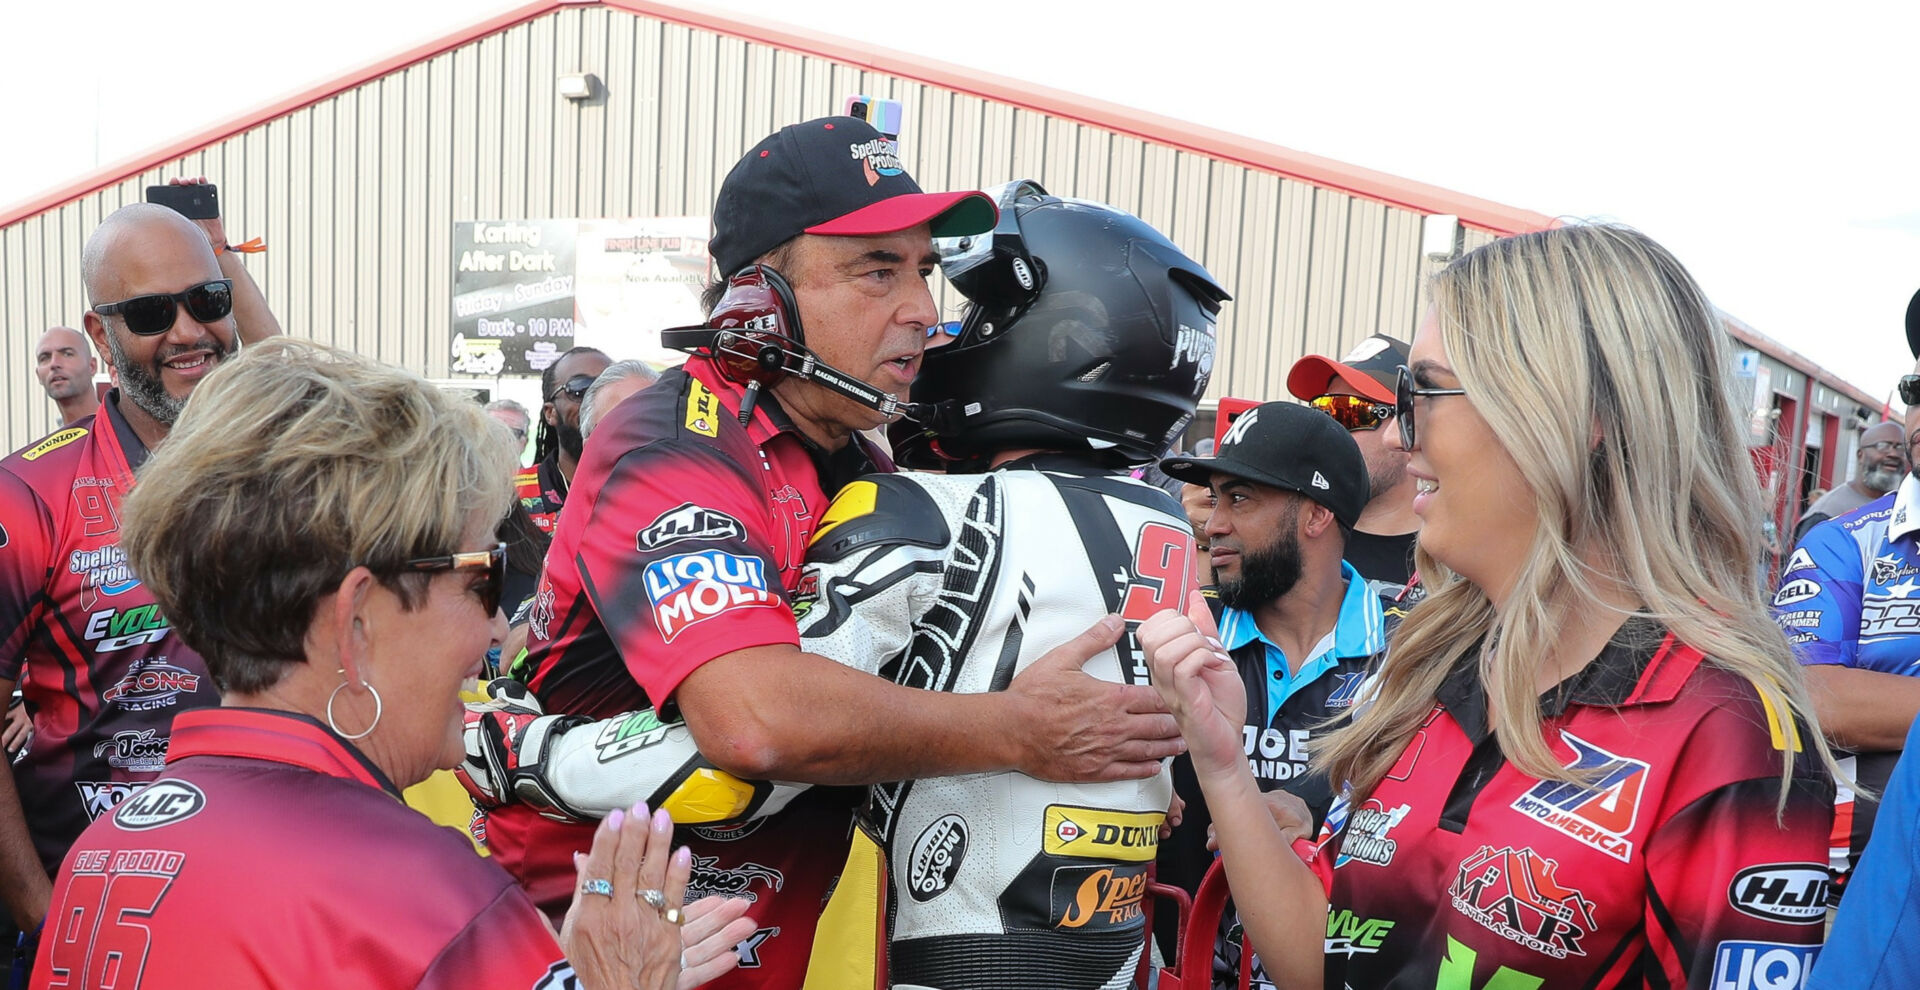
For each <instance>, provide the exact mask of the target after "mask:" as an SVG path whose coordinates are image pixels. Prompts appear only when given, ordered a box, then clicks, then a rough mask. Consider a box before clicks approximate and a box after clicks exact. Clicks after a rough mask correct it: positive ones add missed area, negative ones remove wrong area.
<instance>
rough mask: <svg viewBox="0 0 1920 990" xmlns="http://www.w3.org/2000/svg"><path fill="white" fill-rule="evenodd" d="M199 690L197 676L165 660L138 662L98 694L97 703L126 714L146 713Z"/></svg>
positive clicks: (164, 658) (154, 658) (164, 706)
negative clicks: (117, 708) (100, 702)
mask: <svg viewBox="0 0 1920 990" xmlns="http://www.w3.org/2000/svg"><path fill="white" fill-rule="evenodd" d="M198 690H200V675H199V674H196V673H194V672H193V671H191V670H187V669H186V668H184V667H176V666H174V665H173V664H170V663H168V662H167V658H166V657H153V658H151V659H145V658H143V659H139V660H135V661H134V662H133V666H132V668H131V669H129V670H128V671H127V675H126V676H125V677H122V678H120V679H119V680H118V681H115V682H114V684H113V686H112V687H110V688H107V689H106V690H105V691H102V692H100V700H101V701H105V702H108V703H110V704H113V705H118V706H119V707H120V708H121V709H122V710H124V711H129V712H148V711H153V710H154V709H156V708H166V707H168V706H169V705H173V704H177V703H178V702H179V701H180V696H181V695H183V694H192V693H194V692H195V691H198Z"/></svg>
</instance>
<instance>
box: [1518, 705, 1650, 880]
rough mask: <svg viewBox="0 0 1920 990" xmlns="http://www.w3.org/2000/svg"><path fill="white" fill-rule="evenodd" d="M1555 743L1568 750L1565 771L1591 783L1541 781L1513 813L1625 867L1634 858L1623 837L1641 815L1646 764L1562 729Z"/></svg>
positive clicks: (1528, 792)
mask: <svg viewBox="0 0 1920 990" xmlns="http://www.w3.org/2000/svg"><path fill="white" fill-rule="evenodd" d="M1560 738H1561V739H1564V740H1566V743H1567V745H1568V746H1571V747H1573V762H1572V763H1569V764H1567V769H1569V770H1572V771H1574V772H1576V773H1581V774H1592V775H1595V777H1594V780H1593V782H1592V783H1584V784H1583V783H1574V782H1571V781H1563V780H1543V781H1541V782H1539V783H1537V784H1535V785H1533V787H1532V788H1531V789H1529V790H1528V791H1527V792H1526V793H1525V794H1522V795H1520V797H1519V798H1517V799H1515V800H1514V802H1513V810H1515V811H1518V812H1520V813H1521V814H1523V815H1528V816H1530V817H1532V818H1534V819H1536V820H1538V821H1539V822H1540V823H1541V824H1542V825H1545V826H1547V827H1548V828H1554V829H1559V830H1560V831H1562V832H1565V833H1567V834H1568V835H1570V836H1572V837H1573V839H1574V841H1576V842H1578V843H1580V844H1581V845H1584V846H1591V847H1592V848H1594V849H1598V850H1600V851H1601V852H1603V853H1606V854H1607V855H1609V856H1612V857H1613V858H1614V859H1617V860H1619V861H1620V862H1622V863H1625V862H1627V861H1628V860H1629V858H1630V857H1631V855H1632V853H1633V843H1632V842H1630V841H1628V839H1627V835H1628V834H1629V833H1631V832H1632V831H1633V822H1634V819H1635V818H1636V817H1637V816H1638V814H1639V811H1640V791H1641V789H1642V788H1643V787H1644V786H1645V785H1646V782H1647V764H1645V763H1643V762H1641V761H1639V760H1631V759H1628V758H1626V757H1624V756H1618V755H1616V754H1613V753H1609V752H1607V751H1606V750H1604V749H1601V748H1600V747H1598V746H1595V745H1594V744H1592V743H1590V742H1587V741H1586V740H1584V739H1581V738H1580V737H1578V736H1576V735H1574V734H1573V733H1571V732H1567V731H1565V730H1564V729H1563V730H1561V732H1560Z"/></svg>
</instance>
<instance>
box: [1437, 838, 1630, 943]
mask: <svg viewBox="0 0 1920 990" xmlns="http://www.w3.org/2000/svg"><path fill="white" fill-rule="evenodd" d="M1558 868H1559V864H1558V863H1555V862H1554V861H1553V860H1551V859H1548V858H1546V857H1544V856H1542V855H1540V854H1539V853H1536V852H1534V851H1533V849H1532V848H1531V847H1529V848H1525V849H1515V848H1513V847H1512V846H1506V847H1504V848H1501V849H1495V848H1494V847H1492V846H1481V847H1480V849H1479V851H1478V852H1475V853H1474V854H1473V855H1471V856H1468V857H1467V858H1466V859H1464V860H1462V861H1461V862H1460V870H1459V872H1458V873H1456V874H1455V876H1454V881H1453V887H1452V889H1451V890H1450V891H1449V893H1450V894H1451V895H1452V898H1453V907H1454V910H1456V911H1459V912H1460V913H1461V914H1464V915H1466V916H1467V917H1469V918H1471V919H1473V920H1474V921H1476V922H1479V923H1480V924H1481V925H1483V926H1485V927H1486V928H1487V929H1488V930H1490V931H1492V932H1493V933H1494V934H1496V935H1499V936H1500V937H1501V938H1504V939H1507V940H1508V941H1511V942H1517V943H1519V944H1520V945H1524V946H1526V947H1527V948H1529V949H1532V950H1533V951H1535V952H1539V953H1543V954H1545V955H1548V956H1552V957H1553V958H1555V959H1565V958H1567V957H1568V956H1584V955H1586V954H1587V953H1586V950H1584V949H1582V948H1581V947H1580V940H1581V939H1584V938H1586V937H1587V936H1588V935H1590V934H1592V933H1593V930H1594V928H1595V927H1596V926H1595V924H1594V920H1593V902H1592V901H1591V900H1588V899H1587V897H1586V895H1585V894H1582V893H1581V892H1580V891H1579V890H1577V889H1575V888H1573V887H1568V886H1564V885H1562V884H1561V882H1560V881H1559V880H1558V879H1557V878H1555V877H1554V872H1555V870H1557V869H1558Z"/></svg>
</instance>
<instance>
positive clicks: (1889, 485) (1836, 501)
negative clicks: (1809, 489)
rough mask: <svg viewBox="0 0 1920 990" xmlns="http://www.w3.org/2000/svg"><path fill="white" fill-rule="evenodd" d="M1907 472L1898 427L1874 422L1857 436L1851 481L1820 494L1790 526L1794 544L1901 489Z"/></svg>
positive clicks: (1905, 448)
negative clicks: (1822, 524)
mask: <svg viewBox="0 0 1920 990" xmlns="http://www.w3.org/2000/svg"><path fill="white" fill-rule="evenodd" d="M1906 473H1907V445H1906V442H1905V438H1903V437H1902V436H1901V434H1900V424H1899V423H1893V422H1886V423H1875V424H1874V425H1872V426H1869V427H1867V430H1866V432H1865V433H1862V434H1860V450H1859V452H1858V453H1856V454H1855V455H1854V470H1853V478H1852V480H1850V481H1848V482H1847V483H1846V484H1844V485H1839V486H1837V487H1835V488H1834V490H1833V491H1830V492H1828V493H1826V494H1825V495H1822V496H1821V497H1820V498H1819V499H1818V500H1817V501H1815V502H1814V503H1813V504H1812V505H1809V506H1807V511H1806V513H1805V514H1803V515H1801V517H1800V522H1799V523H1798V524H1796V525H1795V526H1794V527H1793V542H1794V543H1795V544H1798V543H1799V542H1800V538H1801V537H1803V536H1806V535H1807V530H1810V529H1812V528H1813V527H1814V526H1815V525H1816V524H1818V523H1820V522H1823V521H1825V520H1828V519H1832V518H1834V517H1836V516H1844V515H1846V514H1847V513H1849V512H1852V511H1853V510H1855V509H1858V508H1859V507H1861V506H1863V505H1865V504H1867V503H1868V502H1871V501H1873V500H1874V499H1876V498H1879V497H1880V496H1882V495H1885V494H1886V493H1888V492H1890V491H1893V490H1894V489H1895V488H1898V487H1900V479H1901V478H1903V477H1905V476H1906Z"/></svg>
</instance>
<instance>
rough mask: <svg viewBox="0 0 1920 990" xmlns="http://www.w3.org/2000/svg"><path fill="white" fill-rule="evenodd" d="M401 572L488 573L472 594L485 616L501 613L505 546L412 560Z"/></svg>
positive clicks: (504, 577) (505, 567) (505, 571)
mask: <svg viewBox="0 0 1920 990" xmlns="http://www.w3.org/2000/svg"><path fill="white" fill-rule="evenodd" d="M400 570H403V571H410V572H412V573H415V574H423V573H427V572H431V571H478V570H485V571H486V572H487V579H486V581H484V582H482V583H481V585H480V586H479V587H478V588H475V589H474V591H475V592H476V593H477V594H478V595H479V596H480V607H481V608H483V609H486V611H487V615H488V616H489V617H491V616H492V615H493V613H495V612H497V611H499V610H500V596H501V595H502V594H504V593H505V591H506V587H507V545H506V544H505V543H496V544H494V545H493V549H491V550H470V551H468V552H466V553H450V554H444V555H442V556H439V557H415V558H413V559H412V560H407V561H402V562H401V564H400Z"/></svg>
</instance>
